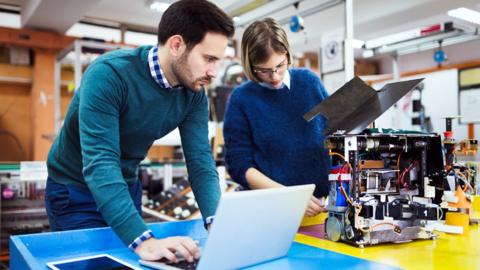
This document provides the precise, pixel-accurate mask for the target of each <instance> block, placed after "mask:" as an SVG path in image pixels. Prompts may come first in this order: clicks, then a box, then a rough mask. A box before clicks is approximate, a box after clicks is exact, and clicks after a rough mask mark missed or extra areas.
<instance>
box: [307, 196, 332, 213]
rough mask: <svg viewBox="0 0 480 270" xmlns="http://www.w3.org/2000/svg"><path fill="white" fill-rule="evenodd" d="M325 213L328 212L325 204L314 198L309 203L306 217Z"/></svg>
mask: <svg viewBox="0 0 480 270" xmlns="http://www.w3.org/2000/svg"><path fill="white" fill-rule="evenodd" d="M325 211H327V210H326V209H325V205H324V203H323V202H322V201H321V200H319V199H317V198H315V196H312V197H311V198H310V201H309V202H308V207H307V211H306V212H305V215H306V216H307V217H313V216H316V215H318V214H320V213H321V212H325Z"/></svg>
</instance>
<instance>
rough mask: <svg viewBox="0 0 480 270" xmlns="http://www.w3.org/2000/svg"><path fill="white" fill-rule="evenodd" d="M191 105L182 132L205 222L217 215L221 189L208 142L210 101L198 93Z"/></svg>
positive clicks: (189, 166)
mask: <svg viewBox="0 0 480 270" xmlns="http://www.w3.org/2000/svg"><path fill="white" fill-rule="evenodd" d="M192 103H193V104H192V108H191V109H190V111H189V112H188V113H187V116H186V117H185V119H184V121H183V122H182V124H181V125H180V127H179V129H180V136H181V139H182V147H183V152H184V154H185V160H186V162H187V170H188V177H189V180H190V184H191V186H192V191H193V193H194V195H195V199H196V200H197V202H198V205H199V207H200V211H201V212H202V216H203V218H204V221H205V220H206V219H207V218H208V217H211V216H213V215H215V211H216V209H217V205H218V201H219V199H220V186H219V183H218V174H217V170H216V168H215V163H214V161H213V157H212V151H211V148H210V143H209V141H208V102H207V97H206V95H205V92H203V91H202V92H201V93H197V94H196V95H195V97H194V98H193V101H192Z"/></svg>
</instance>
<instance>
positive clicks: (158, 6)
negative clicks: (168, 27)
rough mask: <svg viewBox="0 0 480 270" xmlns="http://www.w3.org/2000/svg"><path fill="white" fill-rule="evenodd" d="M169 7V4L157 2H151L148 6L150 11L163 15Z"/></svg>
mask: <svg viewBox="0 0 480 270" xmlns="http://www.w3.org/2000/svg"><path fill="white" fill-rule="evenodd" d="M169 6H170V4H168V3H164V2H159V1H153V2H152V3H151V4H150V9H153V10H155V11H158V12H160V13H163V12H165V10H167V8H168V7H169Z"/></svg>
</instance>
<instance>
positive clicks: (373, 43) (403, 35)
mask: <svg viewBox="0 0 480 270" xmlns="http://www.w3.org/2000/svg"><path fill="white" fill-rule="evenodd" d="M419 36H420V30H419V29H413V30H409V31H404V32H400V33H397V34H393V35H388V36H384V37H380V38H375V39H372V40H367V41H366V42H365V48H366V49H372V48H377V47H381V46H384V45H388V44H393V43H397V42H400V41H405V40H409V39H413V38H416V37H419Z"/></svg>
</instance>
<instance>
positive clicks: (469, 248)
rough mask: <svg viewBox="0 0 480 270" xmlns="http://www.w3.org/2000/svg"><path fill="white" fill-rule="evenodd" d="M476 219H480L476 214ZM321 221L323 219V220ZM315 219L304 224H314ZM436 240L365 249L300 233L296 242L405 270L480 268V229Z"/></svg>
mask: <svg viewBox="0 0 480 270" xmlns="http://www.w3.org/2000/svg"><path fill="white" fill-rule="evenodd" d="M476 216H477V217H478V216H480V215H479V213H476ZM317 220H323V217H321V218H318V217H317ZM312 223H313V220H312V219H307V220H304V222H303V223H302V224H308V225H311V224H312ZM435 233H436V234H437V235H438V238H437V239H436V240H414V241H411V242H407V243H400V244H380V245H373V246H366V247H365V248H363V249H361V248H358V247H354V246H352V245H349V244H346V243H341V242H332V241H329V240H325V239H318V238H315V237H311V236H307V235H302V234H297V235H296V236H295V241H297V242H299V243H302V244H306V245H311V246H315V247H318V248H323V249H327V250H330V251H335V252H338V253H342V254H347V255H350V256H354V257H358V258H362V259H366V260H371V261H375V262H381V263H385V264H388V265H392V266H396V267H400V268H403V269H422V270H427V269H451V270H457V269H460V270H464V269H465V270H466V269H480V228H479V225H478V224H473V225H470V230H469V232H468V233H467V234H466V235H452V234H446V233H442V232H437V231H435Z"/></svg>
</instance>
